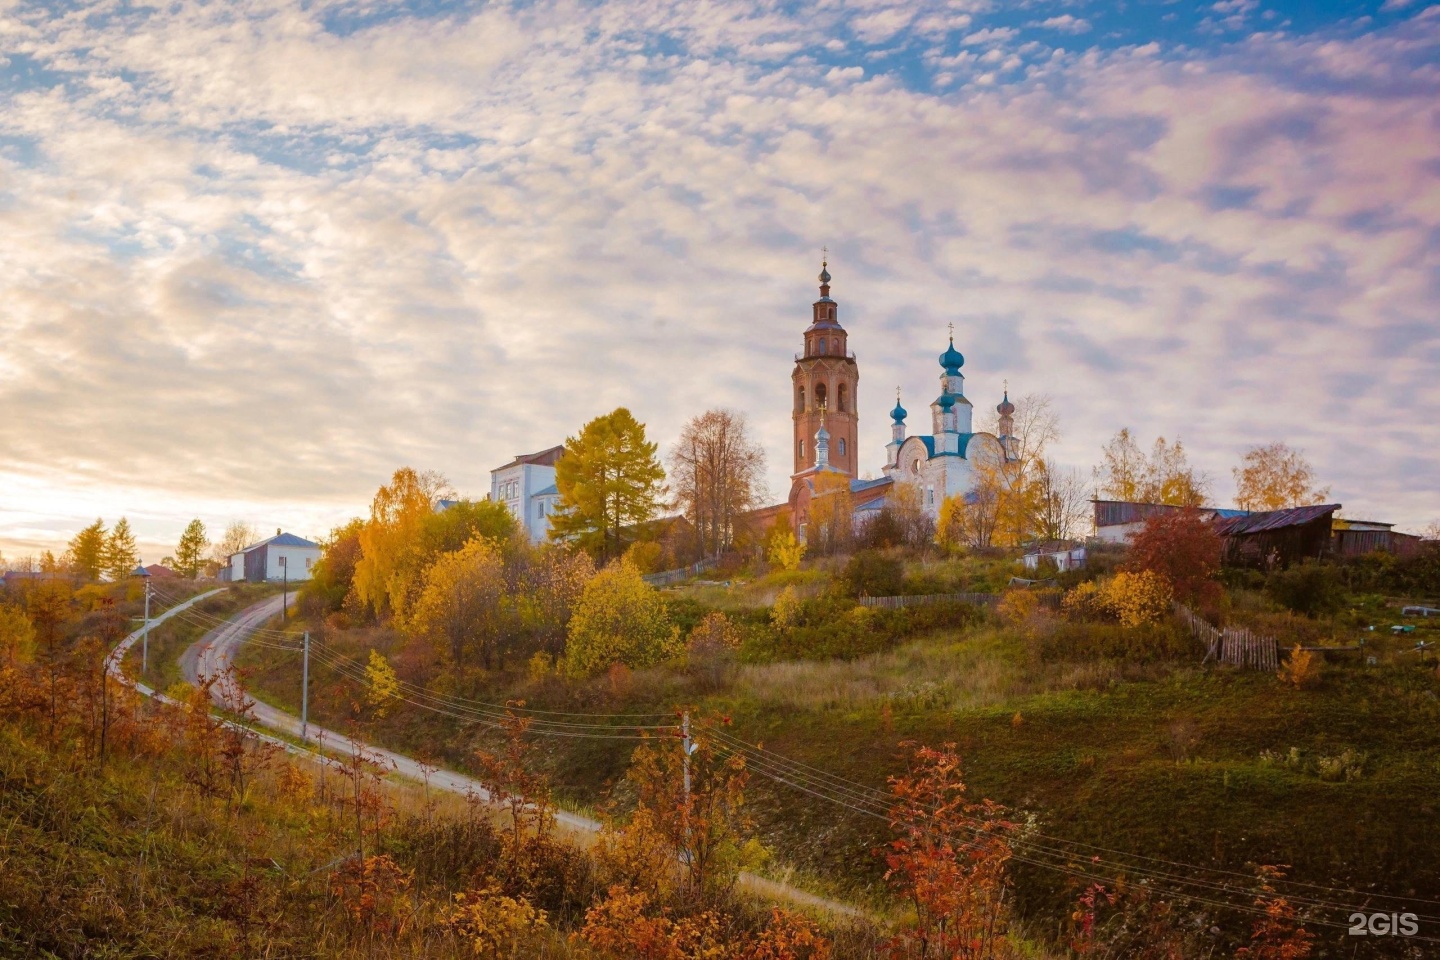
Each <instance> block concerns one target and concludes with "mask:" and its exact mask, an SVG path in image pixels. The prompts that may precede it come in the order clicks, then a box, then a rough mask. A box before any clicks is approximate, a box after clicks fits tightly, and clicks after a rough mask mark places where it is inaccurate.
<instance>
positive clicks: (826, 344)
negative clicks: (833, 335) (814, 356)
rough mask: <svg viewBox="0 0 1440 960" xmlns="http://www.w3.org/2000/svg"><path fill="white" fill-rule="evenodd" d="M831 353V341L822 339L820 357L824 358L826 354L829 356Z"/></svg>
mask: <svg viewBox="0 0 1440 960" xmlns="http://www.w3.org/2000/svg"><path fill="white" fill-rule="evenodd" d="M829 352H830V341H829V340H826V339H825V338H824V337H821V338H820V355H821V356H822V357H823V356H824V355H825V354H827V353H829Z"/></svg>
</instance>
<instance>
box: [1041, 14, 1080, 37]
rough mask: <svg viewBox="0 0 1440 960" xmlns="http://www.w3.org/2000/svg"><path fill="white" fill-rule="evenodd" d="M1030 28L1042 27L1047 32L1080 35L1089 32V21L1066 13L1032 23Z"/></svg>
mask: <svg viewBox="0 0 1440 960" xmlns="http://www.w3.org/2000/svg"><path fill="white" fill-rule="evenodd" d="M1030 26H1032V27H1043V28H1045V29H1047V30H1059V31H1060V32H1061V33H1074V34H1081V33H1088V32H1089V31H1090V21H1089V20H1085V19H1082V18H1080V17H1076V16H1072V15H1071V14H1068V13H1062V14H1060V16H1058V17H1048V18H1046V19H1044V20H1041V21H1039V22H1037V23H1032V24H1030Z"/></svg>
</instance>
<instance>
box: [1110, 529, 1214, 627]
mask: <svg viewBox="0 0 1440 960" xmlns="http://www.w3.org/2000/svg"><path fill="white" fill-rule="evenodd" d="M1220 549H1221V543H1220V537H1219V535H1218V534H1216V533H1215V527H1214V524H1213V523H1211V521H1209V520H1207V519H1205V518H1204V517H1202V516H1201V515H1200V512H1199V511H1198V510H1196V509H1194V508H1193V507H1187V508H1185V509H1183V510H1165V511H1163V512H1160V513H1155V514H1151V515H1150V516H1149V517H1147V518H1146V519H1145V525H1144V526H1143V527H1141V528H1140V530H1139V532H1137V533H1136V534H1135V536H1134V538H1133V539H1132V540H1131V545H1130V554H1129V556H1128V557H1127V558H1126V568H1127V569H1129V570H1132V571H1141V570H1148V571H1151V572H1153V573H1155V574H1158V575H1159V576H1161V577H1163V578H1164V579H1165V580H1166V582H1168V583H1169V584H1170V589H1171V590H1172V591H1173V592H1174V595H1175V598H1176V599H1177V600H1180V601H1181V602H1183V603H1197V602H1208V601H1213V600H1215V599H1218V597H1219V594H1220V584H1219V583H1218V582H1217V581H1216V579H1215V577H1216V576H1217V575H1218V574H1219V573H1220Z"/></svg>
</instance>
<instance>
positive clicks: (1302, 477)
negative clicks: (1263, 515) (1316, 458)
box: [1234, 443, 1330, 510]
mask: <svg viewBox="0 0 1440 960" xmlns="http://www.w3.org/2000/svg"><path fill="white" fill-rule="evenodd" d="M1234 475H1235V503H1236V505H1237V506H1239V507H1240V508H1241V509H1242V510H1284V509H1285V508H1287V507H1303V506H1308V505H1310V504H1313V503H1324V502H1325V498H1326V497H1328V496H1330V488H1329V487H1315V486H1313V484H1314V482H1315V472H1314V470H1313V469H1312V468H1311V466H1310V463H1309V461H1307V460H1306V459H1305V457H1304V456H1303V455H1301V453H1300V451H1299V450H1291V449H1290V448H1289V447H1288V446H1286V445H1285V444H1283V443H1271V444H1267V445H1266V446H1263V447H1252V448H1251V449H1250V450H1248V451H1246V453H1245V457H1244V459H1242V460H1241V461H1240V466H1238V467H1236V468H1235V470H1234Z"/></svg>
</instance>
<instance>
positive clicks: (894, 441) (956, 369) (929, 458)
mask: <svg viewBox="0 0 1440 960" xmlns="http://www.w3.org/2000/svg"><path fill="white" fill-rule="evenodd" d="M964 364H965V358H964V357H963V356H962V355H961V354H960V351H959V350H956V349H955V338H954V337H953V336H952V337H951V338H950V346H949V347H948V348H947V349H946V350H945V352H944V353H942V354H940V367H941V374H940V396H938V397H936V398H935V402H934V403H932V404H930V428H931V432H930V433H928V434H917V435H915V436H911V437H907V436H906V435H905V417H906V411H905V408H904V407H902V406H900V401H899V399H898V398H897V399H896V401H895V409H894V410H892V411H890V421H891V423H890V442H889V443H887V444H886V445H885V476H887V477H889V478H890V479H892V480H893V481H894V482H896V483H907V484H912V485H914V486H917V487H919V489H920V502H921V504H922V505H923V506H924V508H925V511H926V512H927V513H929V514H930V515H931V516H936V515H938V514H939V512H940V504H941V503H943V502H944V500H945V498H946V497H954V496H964V495H966V494H968V493H970V491H972V490H974V489H975V467H976V465H977V464H999V463H1001V462H1003V461H1004V460H1007V459H1011V458H1013V456H1014V454H1013V452H1012V451H1013V449H1014V443H1015V440H1014V438H1013V437H1012V436H1011V435H1010V431H1011V430H1013V429H1014V415H1015V405H1014V404H1013V403H1011V402H1010V392H1009V391H1008V390H1007V391H1006V392H1005V399H1004V400H1002V401H1001V402H1000V405H999V406H998V407H996V408H995V409H996V412H997V413H998V414H999V415H1000V436H998V437H997V436H995V435H994V434H993V433H975V432H973V430H972V427H973V420H974V408H973V407H972V406H971V405H970V401H969V400H967V399H966V397H965V376H964V374H962V373H961V372H960V368H961V367H962V366H964Z"/></svg>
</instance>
